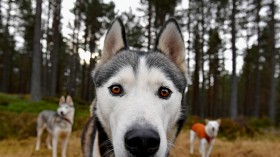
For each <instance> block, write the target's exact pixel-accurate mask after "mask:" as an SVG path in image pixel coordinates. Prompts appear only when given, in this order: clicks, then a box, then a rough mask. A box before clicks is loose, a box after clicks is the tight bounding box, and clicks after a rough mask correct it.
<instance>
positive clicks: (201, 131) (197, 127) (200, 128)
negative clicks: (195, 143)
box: [192, 123, 211, 143]
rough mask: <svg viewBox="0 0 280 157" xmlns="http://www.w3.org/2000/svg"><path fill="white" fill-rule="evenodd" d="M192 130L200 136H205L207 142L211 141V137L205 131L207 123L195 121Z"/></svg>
mask: <svg viewBox="0 0 280 157" xmlns="http://www.w3.org/2000/svg"><path fill="white" fill-rule="evenodd" d="M192 130H193V131H194V132H195V133H196V134H197V136H198V137H199V138H205V139H206V140H207V142H208V143H209V142H210V140H211V137H209V136H208V135H207V133H206V131H205V125H204V124H201V123H195V124H194V125H193V126H192Z"/></svg>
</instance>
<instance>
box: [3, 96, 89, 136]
mask: <svg viewBox="0 0 280 157" xmlns="http://www.w3.org/2000/svg"><path fill="white" fill-rule="evenodd" d="M75 102H76V101H75V100H74V104H75V120H74V126H73V130H81V129H82V128H83V125H84V124H85V123H86V120H87V118H88V116H89V105H81V104H79V103H75ZM78 102H79V101H78ZM57 105H58V98H52V99H51V98H46V99H44V100H42V101H39V102H30V101H29V100H28V96H19V95H8V94H2V93H0V140H2V139H6V138H17V139H23V138H27V137H30V136H35V135H36V118H37V115H38V114H39V113H40V112H41V111H43V110H56V109H57Z"/></svg>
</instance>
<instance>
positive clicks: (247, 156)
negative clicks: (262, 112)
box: [0, 93, 280, 157]
mask: <svg viewBox="0 0 280 157" xmlns="http://www.w3.org/2000/svg"><path fill="white" fill-rule="evenodd" d="M74 104H75V109H76V110H75V120H74V121H75V122H74V126H73V130H74V132H73V133H72V135H71V138H70V141H69V147H68V157H80V156H82V154H81V146H80V137H81V130H82V128H83V126H84V124H85V122H86V120H87V118H88V115H89V104H88V105H84V104H85V103H84V102H79V101H75V100H74ZM57 106H58V98H45V99H44V100H42V101H40V102H30V101H29V99H28V95H27V96H26V95H25V96H19V95H7V94H2V93H0V156H1V157H17V156H24V157H28V156H31V157H35V156H36V157H46V156H49V157H50V156H51V151H50V150H48V149H47V148H46V145H45V142H44V141H45V140H44V139H42V149H41V150H40V151H35V140H36V139H35V135H36V131H35V127H36V118H37V115H38V113H39V112H41V111H42V110H46V109H48V110H56V108H57ZM194 121H196V119H195V118H191V117H190V118H189V121H188V123H187V124H186V126H185V127H184V128H183V130H182V132H181V133H180V134H179V137H178V139H177V140H176V143H175V145H174V147H173V149H172V152H171V154H170V156H171V157H199V154H198V143H196V147H195V148H196V150H195V154H194V155H192V156H190V155H189V136H188V133H189V126H190V125H191V124H192V123H193V122H194ZM270 125H271V124H270V123H269V122H268V121H267V120H266V119H263V120H260V119H239V120H238V121H232V120H230V119H223V120H222V125H221V129H220V132H219V137H218V139H217V141H216V143H215V145H214V148H213V153H212V156H211V157H278V156H279V154H280V134H279V131H278V130H272V131H271V130H270V131H267V130H269V129H267V128H269V127H270ZM259 128H262V131H260V129H259ZM263 130H264V131H263ZM59 152H60V149H59Z"/></svg>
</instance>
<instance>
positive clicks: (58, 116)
mask: <svg viewBox="0 0 280 157" xmlns="http://www.w3.org/2000/svg"><path fill="white" fill-rule="evenodd" d="M74 112H75V109H74V103H73V101H72V98H71V97H70V96H67V98H66V100H65V97H64V96H62V97H61V98H60V101H59V107H58V108H57V112H55V111H48V110H44V111H42V112H41V113H40V114H39V116H38V119H37V143H36V150H39V149H40V139H41V135H42V133H43V131H44V129H47V131H48V136H47V139H46V143H47V146H48V149H52V156H53V157H56V156H57V143H58V139H59V137H60V136H62V137H63V142H62V152H61V156H62V157H66V148H67V143H68V138H69V136H70V134H71V131H72V125H73V119H74Z"/></svg>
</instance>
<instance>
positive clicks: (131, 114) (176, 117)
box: [82, 19, 187, 157]
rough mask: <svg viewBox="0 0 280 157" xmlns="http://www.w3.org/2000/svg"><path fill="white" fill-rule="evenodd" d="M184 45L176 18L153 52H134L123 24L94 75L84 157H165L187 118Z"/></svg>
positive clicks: (109, 38)
mask: <svg viewBox="0 0 280 157" xmlns="http://www.w3.org/2000/svg"><path fill="white" fill-rule="evenodd" d="M184 50H185V47H184V40H183V36H182V34H181V31H180V29H179V26H178V24H177V22H176V20H175V19H170V20H168V21H167V22H166V23H165V25H164V26H163V29H162V30H161V32H160V33H159V36H158V39H157V41H156V44H155V49H154V50H152V51H148V52H143V51H137V50H130V49H129V47H128V44H127V42H126V36H125V30H124V26H123V23H122V22H121V20H120V19H116V20H115V21H114V22H113V23H112V24H111V27H110V28H109V30H108V32H107V34H106V37H105V41H104V48H103V53H102V57H101V60H100V62H99V63H98V65H97V66H96V68H95V69H94V71H93V80H94V84H95V87H96V99H95V100H94V102H93V105H92V106H93V107H92V109H93V111H92V116H91V118H90V119H89V120H88V122H87V124H86V126H85V127H84V130H83V135H82V151H83V156H84V157H111V156H115V157H164V156H168V154H169V150H170V148H171V147H172V145H173V142H174V141H175V138H176V136H177V135H178V133H179V131H180V129H181V127H182V125H183V123H184V120H185V118H186V116H185V111H184V108H185V106H184V102H185V101H184V99H183V98H184V91H185V88H186V85H187V81H186V77H187V76H186V65H185V52H184Z"/></svg>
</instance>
